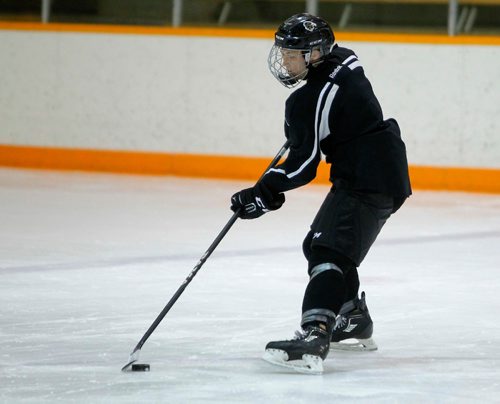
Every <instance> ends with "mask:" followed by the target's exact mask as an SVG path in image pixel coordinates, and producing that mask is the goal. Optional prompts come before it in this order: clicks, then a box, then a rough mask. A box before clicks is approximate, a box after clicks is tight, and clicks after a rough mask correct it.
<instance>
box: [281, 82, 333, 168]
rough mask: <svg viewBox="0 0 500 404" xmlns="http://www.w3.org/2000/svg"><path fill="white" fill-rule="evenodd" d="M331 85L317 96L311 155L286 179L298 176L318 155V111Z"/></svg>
mask: <svg viewBox="0 0 500 404" xmlns="http://www.w3.org/2000/svg"><path fill="white" fill-rule="evenodd" d="M330 85H331V83H326V84H325V86H324V87H323V90H321V93H320V94H319V97H318V102H317V104H316V118H315V120H314V146H313V150H312V153H311V155H310V156H309V158H308V159H307V160H306V161H304V162H303V163H302V165H301V166H300V167H299V168H298V169H297V170H295V171H294V172H293V173H290V174H288V175H287V177H288V178H293V177H295V176H296V175H298V174H300V173H301V172H302V170H303V169H304V168H305V167H306V166H307V165H308V164H309V163H310V162H311V161H312V160H313V159H314V157H316V154H317V153H318V119H319V111H320V108H321V101H322V100H323V97H324V95H325V93H326V90H327V89H328V87H330Z"/></svg>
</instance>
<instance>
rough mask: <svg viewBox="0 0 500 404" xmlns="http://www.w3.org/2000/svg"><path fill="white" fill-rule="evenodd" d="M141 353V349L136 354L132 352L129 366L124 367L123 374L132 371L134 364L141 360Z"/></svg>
mask: <svg viewBox="0 0 500 404" xmlns="http://www.w3.org/2000/svg"><path fill="white" fill-rule="evenodd" d="M140 352H141V350H140V349H136V350H135V351H134V352H132V353H131V354H130V356H129V358H128V362H127V364H126V365H125V366H124V367H122V372H126V371H128V370H130V368H131V367H132V364H133V363H135V362H137V361H138V360H139V353H140Z"/></svg>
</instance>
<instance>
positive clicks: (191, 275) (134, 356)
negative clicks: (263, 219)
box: [122, 140, 290, 371]
mask: <svg viewBox="0 0 500 404" xmlns="http://www.w3.org/2000/svg"><path fill="white" fill-rule="evenodd" d="M289 147H290V141H288V140H287V141H286V142H285V144H284V145H283V146H282V147H281V149H280V151H279V152H278V154H276V156H275V157H274V159H273V160H272V161H271V163H270V164H269V166H268V167H267V168H266V170H265V171H264V172H263V173H262V175H261V176H260V178H259V179H258V181H257V183H259V182H260V180H262V178H263V177H264V175H265V174H266V173H267V171H268V170H269V169H271V168H273V167H274V166H275V165H276V164H277V163H278V162H279V161H280V159H281V158H282V157H283V156H284V155H285V153H286V151H287V150H288V148H289ZM239 214H240V211H239V210H237V211H236V212H234V214H233V216H231V219H229V221H228V222H227V224H226V225H225V226H224V228H223V229H222V230H221V232H220V233H219V234H218V236H217V237H216V238H215V240H214V241H213V242H212V244H211V245H210V247H208V250H207V251H206V252H205V254H203V255H202V256H201V258H200V260H199V261H198V263H197V264H196V265H195V266H194V268H193V270H192V271H191V272H190V273H189V275H188V276H187V278H186V279H185V280H184V282H182V284H181V286H180V287H179V289H177V292H175V294H174V295H173V296H172V298H171V299H170V301H169V302H168V303H167V305H166V306H165V307H164V308H163V310H162V311H161V313H160V314H159V315H158V317H156V319H155V321H153V324H151V326H150V327H149V328H148V330H147V331H146V333H145V334H144V335H143V337H142V338H141V340H140V341H139V342H138V343H137V345H136V346H135V348H134V350H133V351H132V353H131V354H130V356H129V359H128V362H127V364H126V365H125V366H124V367H122V371H125V370H127V369H128V368H129V367H130V366H131V365H132V364H133V363H135V362H137V361H138V360H139V353H140V352H141V348H142V346H143V345H144V343H145V342H146V341H147V339H148V338H149V337H150V336H151V334H152V333H153V331H154V330H155V329H156V327H158V325H159V324H160V322H161V321H162V320H163V318H164V317H165V316H166V315H167V313H168V312H169V311H170V309H171V308H172V306H173V305H174V304H175V302H176V301H177V299H178V298H179V297H180V295H182V293H183V292H184V289H186V287H187V285H189V283H190V282H191V281H192V280H193V278H194V277H195V276H196V274H197V273H198V271H199V270H200V269H201V267H202V266H203V264H204V263H205V261H206V260H207V259H208V257H210V255H211V254H212V253H213V252H214V250H215V249H216V248H217V246H218V245H219V243H220V242H221V241H222V239H223V238H224V236H225V235H226V234H227V232H228V231H229V229H230V228H231V227H232V226H233V224H234V223H235V222H236V220H237V219H238V216H239Z"/></svg>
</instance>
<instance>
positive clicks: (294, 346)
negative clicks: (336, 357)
mask: <svg viewBox="0 0 500 404" xmlns="http://www.w3.org/2000/svg"><path fill="white" fill-rule="evenodd" d="M330 329H331V327H330ZM330 334H331V333H330V331H329V330H327V329H324V328H322V327H320V326H317V325H309V326H306V327H305V328H304V329H303V330H301V331H296V332H295V337H294V338H293V339H292V340H287V341H273V342H270V343H268V344H267V345H266V351H265V353H264V356H263V359H264V360H265V361H267V362H269V363H272V364H273V365H278V366H283V367H286V368H291V369H293V370H295V371H297V372H300V373H307V374H321V373H323V360H324V359H325V358H326V356H327V355H328V350H329V346H330Z"/></svg>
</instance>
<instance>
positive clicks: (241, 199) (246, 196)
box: [231, 184, 285, 219]
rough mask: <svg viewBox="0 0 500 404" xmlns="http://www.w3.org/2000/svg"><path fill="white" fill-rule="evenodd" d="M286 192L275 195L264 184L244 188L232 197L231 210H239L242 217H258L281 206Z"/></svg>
mask: <svg viewBox="0 0 500 404" xmlns="http://www.w3.org/2000/svg"><path fill="white" fill-rule="evenodd" d="M283 203H285V194H283V193H281V194H278V195H275V196H274V197H273V195H272V194H271V193H270V192H269V191H268V190H267V189H266V188H265V187H264V186H263V185H262V184H257V185H256V186H254V187H252V188H247V189H243V190H242V191H240V192H237V193H235V194H234V195H233V196H232V197H231V210H232V211H233V212H236V211H237V210H239V212H240V215H239V217H240V218H241V219H256V218H258V217H260V216H262V215H263V214H264V213H267V212H269V211H271V210H276V209H279V208H281V206H282V205H283Z"/></svg>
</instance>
